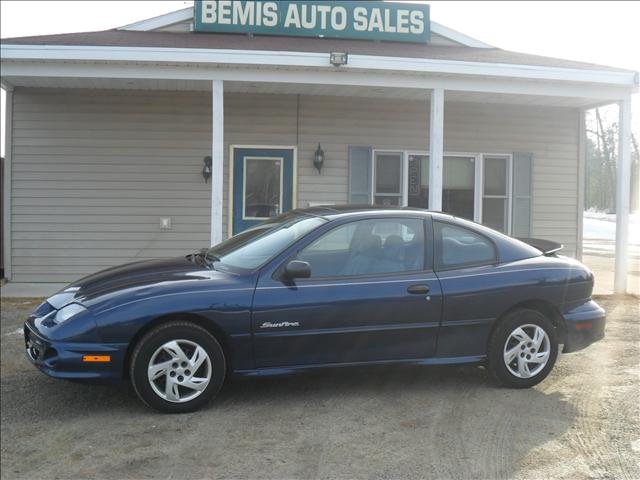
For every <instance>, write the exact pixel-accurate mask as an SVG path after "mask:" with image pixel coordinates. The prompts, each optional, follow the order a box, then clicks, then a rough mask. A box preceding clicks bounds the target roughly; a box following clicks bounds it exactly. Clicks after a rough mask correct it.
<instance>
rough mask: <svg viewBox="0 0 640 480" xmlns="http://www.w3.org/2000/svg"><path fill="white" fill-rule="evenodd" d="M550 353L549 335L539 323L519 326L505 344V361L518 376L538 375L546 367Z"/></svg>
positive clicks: (509, 368)
mask: <svg viewBox="0 0 640 480" xmlns="http://www.w3.org/2000/svg"><path fill="white" fill-rule="evenodd" d="M550 355H551V342H550V341H549V335H547V332H546V331H545V330H544V329H543V328H542V327H540V326H538V325H533V324H526V325H521V326H519V327H517V328H516V329H515V330H513V331H512V332H511V334H510V335H509V336H508V337H507V341H506V342H505V344H504V351H503V358H504V363H505V365H506V367H507V370H509V372H510V373H511V374H512V375H514V376H516V377H518V378H531V377H534V376H536V375H537V374H538V373H540V372H541V371H542V369H543V368H544V367H545V365H546V364H547V362H548V361H549V357H550Z"/></svg>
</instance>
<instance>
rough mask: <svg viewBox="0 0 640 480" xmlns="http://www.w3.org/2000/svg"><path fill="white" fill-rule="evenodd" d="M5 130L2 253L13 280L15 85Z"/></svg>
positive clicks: (8, 96)
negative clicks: (12, 219) (12, 158)
mask: <svg viewBox="0 0 640 480" xmlns="http://www.w3.org/2000/svg"><path fill="white" fill-rule="evenodd" d="M2 88H3V89H4V91H5V94H6V96H5V105H4V106H5V117H4V121H5V130H4V132H2V133H0V135H2V134H4V135H5V137H4V178H3V180H4V185H2V196H3V197H2V208H3V213H2V222H3V225H2V235H3V238H2V255H3V257H4V276H5V278H6V279H7V280H11V277H12V275H13V273H12V270H11V266H12V264H13V254H12V250H11V229H12V227H13V225H12V222H11V207H12V205H11V203H12V201H13V200H12V198H11V196H12V195H11V190H12V172H13V167H12V160H11V157H12V153H13V87H11V86H9V87H7V86H5V85H4V84H3V86H2Z"/></svg>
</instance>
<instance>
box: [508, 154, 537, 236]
mask: <svg viewBox="0 0 640 480" xmlns="http://www.w3.org/2000/svg"><path fill="white" fill-rule="evenodd" d="M512 184H513V210H512V217H511V236H512V237H516V238H518V237H519V238H522V237H531V217H532V215H531V211H532V208H533V154H532V153H521V152H515V153H514V154H513V183H512Z"/></svg>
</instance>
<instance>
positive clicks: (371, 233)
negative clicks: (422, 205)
mask: <svg viewBox="0 0 640 480" xmlns="http://www.w3.org/2000/svg"><path fill="white" fill-rule="evenodd" d="M424 247H425V245H424V222H423V221H422V220H421V219H413V218H409V219H401V218H387V219H380V220H378V219H375V220H359V221H357V222H351V223H348V224H345V225H341V226H339V227H336V228H334V229H333V230H331V231H329V232H327V233H326V234H325V235H323V236H322V237H320V238H319V239H317V240H315V241H314V242H313V243H311V244H310V245H308V246H307V247H306V248H304V249H303V250H301V251H300V252H299V254H298V257H297V259H298V260H303V261H305V262H309V264H310V265H311V276H312V277H335V276H357V275H372V274H383V273H400V272H414V271H421V270H424Z"/></svg>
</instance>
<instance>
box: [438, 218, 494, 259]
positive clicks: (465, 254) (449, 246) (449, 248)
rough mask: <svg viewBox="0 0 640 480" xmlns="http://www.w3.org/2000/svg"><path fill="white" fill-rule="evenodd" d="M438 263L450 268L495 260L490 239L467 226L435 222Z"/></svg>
mask: <svg viewBox="0 0 640 480" xmlns="http://www.w3.org/2000/svg"><path fill="white" fill-rule="evenodd" d="M435 227H436V235H437V240H438V241H437V244H438V252H437V253H436V258H437V262H438V265H439V266H440V267H443V268H451V267H457V266H464V265H480V264H488V263H493V262H495V261H496V253H495V249H494V247H493V244H492V243H491V241H490V240H489V239H487V238H485V237H484V236H482V235H480V234H478V233H475V232H473V231H471V230H469V229H467V228H464V227H459V226H456V225H451V224H445V223H440V222H435Z"/></svg>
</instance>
